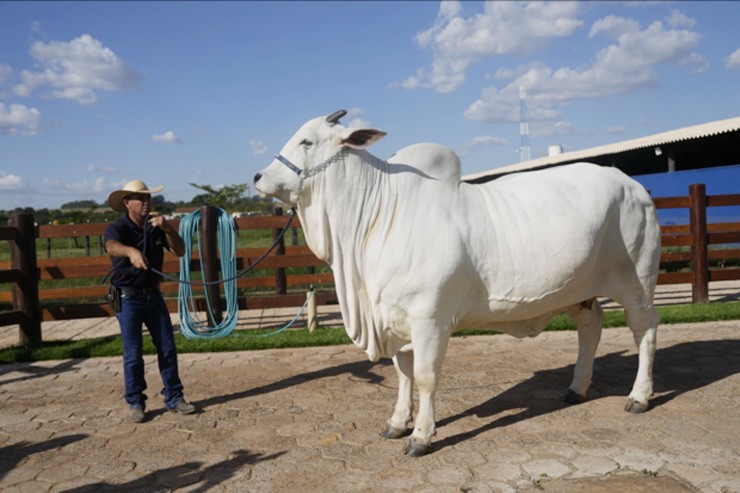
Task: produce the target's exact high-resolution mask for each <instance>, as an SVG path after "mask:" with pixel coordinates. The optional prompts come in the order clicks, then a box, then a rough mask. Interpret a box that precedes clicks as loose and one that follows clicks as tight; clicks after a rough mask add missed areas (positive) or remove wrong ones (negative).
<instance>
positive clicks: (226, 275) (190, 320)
mask: <svg viewBox="0 0 740 493" xmlns="http://www.w3.org/2000/svg"><path fill="white" fill-rule="evenodd" d="M292 212H293V213H292V215H291V217H290V219H289V220H288V222H287V224H286V225H285V227H284V228H283V229H282V231H281V232H280V234H279V235H278V236H277V238H276V239H275V242H274V243H273V244H272V246H271V247H270V248H269V249H268V250H267V251H266V252H265V253H264V254H262V255H261V256H260V257H259V258H258V259H257V260H256V261H255V262H253V263H252V264H250V265H249V267H247V268H246V269H244V270H243V271H241V272H240V273H236V224H235V222H234V219H233V218H232V217H231V216H229V214H228V213H227V212H226V211H224V210H223V209H217V214H218V225H217V234H218V249H219V252H221V254H220V255H219V257H220V259H221V272H222V276H223V278H222V279H221V280H219V281H210V282H195V281H192V280H191V279H190V258H191V256H192V244H193V236H194V235H195V236H196V238H197V242H198V254H199V255H198V258H199V259H200V258H201V256H200V252H201V246H200V235H199V234H198V231H199V227H200V211H194V212H192V213H190V214H187V215H185V216H183V218H182V219H181V220H180V231H179V233H180V236H181V237H182V239H183V242H184V243H185V253H184V254H183V256H182V257H180V276H179V279H177V281H178V282H179V283H180V287H179V292H178V300H177V311H178V315H179V317H180V330H181V332H182V333H183V335H184V336H185V337H187V338H189V339H215V338H218V337H225V336H227V335H229V334H231V333H232V332H233V330H234V328H235V327H236V323H237V321H238V316H239V303H238V295H237V287H236V280H237V279H238V278H239V277H241V276H242V275H244V274H246V273H247V272H249V271H250V270H252V269H254V267H255V266H256V265H257V264H258V263H259V262H261V261H262V260H263V259H264V258H265V257H266V256H267V255H269V254H270V252H271V251H272V250H274V249H275V247H276V246H277V244H278V243H279V241H280V239H281V238H282V237H283V236H284V235H285V232H286V231H287V230H288V228H289V227H290V224H291V222H292V220H293V217H294V216H295V211H292ZM200 262H201V264H200V271H201V272H202V271H203V263H202V260H200ZM155 272H157V271H156V270H155ZM157 273H158V274H160V275H164V274H162V273H161V272H157ZM165 276H166V277H171V276H167V275H165ZM217 283H223V284H224V294H225V297H226V315H225V316H224V317H223V320H222V321H221V322H220V323H219V324H217V325H216V326H214V327H211V326H210V325H209V324H208V322H207V319H206V320H202V319H201V318H200V317H199V316H198V314H197V311H196V309H195V299H194V297H193V292H192V285H193V284H196V285H202V286H205V285H208V284H217ZM311 296H313V291H310V292H309V296H307V297H306V301H305V302H304V303H303V306H302V307H301V308H300V310H299V311H298V314H297V315H296V316H295V317H294V318H293V320H291V321H290V322H288V323H287V324H286V325H284V326H283V327H281V328H279V329H277V330H276V331H274V332H270V333H267V334H243V335H246V336H253V337H266V336H271V335H275V334H278V333H280V332H283V331H285V330H287V329H289V328H290V327H291V326H292V325H293V324H294V323H295V322H296V321H297V320H298V319H299V318H300V316H301V315H302V314H303V311H304V310H305V309H306V306H307V305H308V302H309V299H310V297H311ZM205 298H206V306H207V308H208V313H209V314H210V318H211V319H213V318H214V317H213V313H214V312H213V308H212V306H211V300H210V298H209V296H208V290H205Z"/></svg>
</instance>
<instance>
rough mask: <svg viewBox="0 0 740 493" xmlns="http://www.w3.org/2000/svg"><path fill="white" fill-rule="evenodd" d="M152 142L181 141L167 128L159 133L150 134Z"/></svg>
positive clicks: (171, 142) (168, 142)
mask: <svg viewBox="0 0 740 493" xmlns="http://www.w3.org/2000/svg"><path fill="white" fill-rule="evenodd" d="M152 140H153V141H154V142H163V143H165V144H181V143H182V141H181V140H180V139H179V138H178V137H177V136H176V135H175V132H173V131H172V130H168V131H166V132H165V133H163V134H160V135H152Z"/></svg>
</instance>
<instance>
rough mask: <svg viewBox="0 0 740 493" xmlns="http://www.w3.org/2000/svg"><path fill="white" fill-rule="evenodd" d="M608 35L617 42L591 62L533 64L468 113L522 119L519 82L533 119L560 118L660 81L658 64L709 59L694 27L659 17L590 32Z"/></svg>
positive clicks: (487, 92)
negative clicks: (587, 102)
mask: <svg viewBox="0 0 740 493" xmlns="http://www.w3.org/2000/svg"><path fill="white" fill-rule="evenodd" d="M599 33H604V34H606V35H607V36H609V37H614V38H615V39H616V40H617V42H616V43H614V44H611V45H609V46H607V47H605V48H603V49H601V50H600V51H599V52H598V53H597V54H596V58H595V60H594V61H593V63H592V64H591V65H590V66H586V67H584V68H579V69H571V68H568V67H563V68H558V69H552V68H550V67H546V66H544V65H542V64H532V65H531V66H529V67H528V68H527V69H526V70H525V71H523V72H522V73H521V75H519V77H517V78H516V79H515V80H513V81H511V82H510V83H509V84H508V85H506V86H505V87H503V88H501V89H497V88H495V87H488V88H485V89H483V91H482V93H481V97H480V98H479V99H478V100H477V101H475V102H474V103H473V104H471V105H470V106H469V107H468V109H467V110H466V111H465V116H466V117H467V118H470V119H471V120H476V121H487V122H512V121H517V120H518V118H519V110H518V105H519V86H520V85H524V86H525V87H526V88H527V102H528V105H527V108H528V112H529V119H530V121H537V120H557V119H559V118H560V116H561V115H560V108H561V107H562V105H564V104H567V103H569V102H571V101H575V100H581V99H596V98H601V97H604V96H608V95H611V94H618V93H624V92H630V91H634V90H637V89H640V88H644V87H650V86H655V85H657V84H658V83H659V80H658V76H657V73H656V71H655V69H656V67H657V66H660V65H667V64H676V65H691V66H693V67H695V69H696V70H695V71H701V70H704V69H705V68H706V66H707V62H706V59H705V58H704V57H703V56H702V55H700V54H698V53H696V51H695V50H696V48H697V46H698V44H699V41H700V38H701V36H700V35H699V34H698V33H696V32H693V31H688V30H674V29H666V28H665V27H664V25H663V23H662V22H660V21H656V22H653V23H652V24H650V25H649V26H648V27H647V28H645V29H644V30H640V29H639V25H638V24H637V23H636V22H634V21H632V20H630V19H621V18H618V17H615V16H609V17H605V18H603V19H599V20H598V21H596V22H595V23H594V25H593V26H592V29H591V32H590V34H589V36H596V35H597V34H599Z"/></svg>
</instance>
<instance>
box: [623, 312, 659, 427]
mask: <svg viewBox="0 0 740 493" xmlns="http://www.w3.org/2000/svg"><path fill="white" fill-rule="evenodd" d="M624 313H625V318H626V319H627V325H629V328H630V329H631V330H632V334H633V335H634V338H635V344H636V345H637V352H638V367H637V378H636V379H635V384H634V386H633V387H632V392H630V395H629V397H628V398H627V405H626V406H625V408H624V410H625V411H629V412H631V413H641V412H644V411H647V409H648V407H649V405H648V400H649V399H650V396H651V395H652V394H653V361H654V359H655V343H656V332H657V329H658V322H659V319H660V317H659V316H658V311H657V310H656V309H655V307H654V306H653V305H650V306H649V307H647V308H640V309H637V308H627V307H625V310H624Z"/></svg>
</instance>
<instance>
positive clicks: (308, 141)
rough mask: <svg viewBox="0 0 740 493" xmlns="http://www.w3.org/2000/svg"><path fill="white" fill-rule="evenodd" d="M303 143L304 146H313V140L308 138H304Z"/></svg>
mask: <svg viewBox="0 0 740 493" xmlns="http://www.w3.org/2000/svg"><path fill="white" fill-rule="evenodd" d="M301 145H302V146H306V147H311V146H312V145H313V142H311V141H310V140H308V139H303V140H302V141H301Z"/></svg>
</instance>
